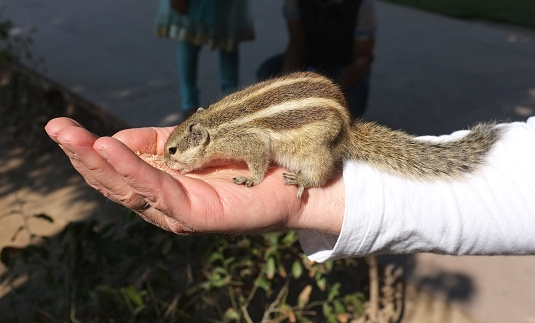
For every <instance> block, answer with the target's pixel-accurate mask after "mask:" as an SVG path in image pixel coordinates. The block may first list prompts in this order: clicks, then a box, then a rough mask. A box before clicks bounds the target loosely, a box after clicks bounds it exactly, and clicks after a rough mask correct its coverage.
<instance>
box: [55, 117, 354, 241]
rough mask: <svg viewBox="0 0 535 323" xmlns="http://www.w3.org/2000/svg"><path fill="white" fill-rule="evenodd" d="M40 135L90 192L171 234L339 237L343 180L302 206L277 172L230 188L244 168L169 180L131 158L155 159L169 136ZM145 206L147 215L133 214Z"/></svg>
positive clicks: (65, 129)
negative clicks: (301, 233) (63, 155)
mask: <svg viewBox="0 0 535 323" xmlns="http://www.w3.org/2000/svg"><path fill="white" fill-rule="evenodd" d="M45 130H46V131H47V133H48V135H49V136H50V137H51V138H52V139H53V140H54V141H55V142H57V143H58V144H59V145H60V147H61V148H62V149H63V151H64V152H65V153H66V154H67V156H69V158H70V160H71V163H72V165H73V166H74V167H75V169H76V170H77V171H78V172H79V173H80V174H81V175H82V176H83V177H84V178H85V180H86V181H87V183H88V184H89V185H91V186H92V187H93V188H95V189H96V190H98V191H99V192H101V193H102V194H103V195H104V196H106V197H107V198H109V199H110V200H113V201H115V202H117V203H119V204H122V205H124V206H126V207H128V208H130V209H132V210H134V211H136V210H137V211H136V213H137V214H139V215H140V216H141V217H143V218H144V219H145V220H146V221H148V222H150V223H153V224H155V225H157V226H159V227H161V228H163V229H165V230H168V231H171V232H174V233H177V234H199V233H214V232H219V233H233V234H240V233H260V232H268V231H282V230H289V229H304V230H317V231H322V232H328V233H333V234H338V233H340V230H341V227H342V222H343V214H344V199H345V196H344V193H345V192H344V184H343V179H342V175H341V174H340V175H339V176H338V177H337V178H336V179H334V180H333V181H332V182H331V183H330V184H328V185H326V186H324V187H311V188H308V189H307V190H306V191H305V195H304V196H303V199H297V198H296V197H295V196H296V192H297V188H296V187H295V186H286V185H284V181H283V178H282V173H283V171H285V170H284V169H283V168H281V167H272V168H270V169H269V171H268V173H267V174H266V176H265V178H264V180H263V181H262V182H261V183H260V184H258V185H256V186H254V187H245V186H243V185H236V184H234V182H233V181H232V178H233V177H235V176H237V175H244V174H247V173H248V169H247V167H246V166H244V165H240V164H225V165H217V168H208V169H206V170H204V171H203V172H198V173H192V174H187V175H180V174H178V173H176V174H172V175H170V174H168V173H166V172H164V171H161V170H158V169H156V168H154V167H152V166H150V165H149V164H148V163H146V162H145V161H143V160H142V159H141V158H139V156H137V155H136V153H135V152H140V153H147V154H154V155H160V156H161V155H162V153H163V147H164V145H165V142H166V140H167V138H168V136H169V134H170V133H171V132H172V130H173V128H138V129H128V130H123V131H120V132H118V133H117V134H115V135H114V136H113V137H100V138H98V137H97V136H95V135H94V134H92V133H90V132H89V131H87V130H86V129H85V128H83V127H82V126H81V125H80V124H79V123H77V122H76V121H74V120H72V119H68V118H57V119H53V120H51V121H49V123H48V124H47V125H46V127H45ZM214 166H215V165H214ZM146 203H149V205H150V207H149V208H148V209H146V210H144V211H139V210H140V209H141V208H142V207H143V206H144V205H145V204H146Z"/></svg>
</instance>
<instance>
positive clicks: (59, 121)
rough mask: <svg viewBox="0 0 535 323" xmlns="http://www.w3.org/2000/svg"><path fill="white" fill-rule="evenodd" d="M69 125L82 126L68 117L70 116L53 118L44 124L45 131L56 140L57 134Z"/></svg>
mask: <svg viewBox="0 0 535 323" xmlns="http://www.w3.org/2000/svg"><path fill="white" fill-rule="evenodd" d="M69 127H79V128H82V125H80V124H79V123H78V122H77V121H76V120H73V119H70V118H65V117H62V118H55V119H52V120H50V121H48V123H47V124H46V126H45V131H46V133H47V134H48V136H49V137H50V138H52V140H54V141H56V142H57V136H58V134H59V133H60V132H61V131H62V130H64V129H66V128H69Z"/></svg>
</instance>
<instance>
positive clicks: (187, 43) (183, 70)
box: [156, 0, 254, 112]
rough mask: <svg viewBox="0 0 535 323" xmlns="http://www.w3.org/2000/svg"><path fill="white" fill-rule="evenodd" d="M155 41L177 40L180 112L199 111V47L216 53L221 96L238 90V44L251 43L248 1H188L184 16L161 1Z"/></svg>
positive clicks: (250, 17)
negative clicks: (203, 46)
mask: <svg viewBox="0 0 535 323" xmlns="http://www.w3.org/2000/svg"><path fill="white" fill-rule="evenodd" d="M156 34H157V36H158V37H162V38H170V39H175V40H178V48H177V63H178V75H179V83H180V95H181V101H182V110H184V111H186V112H188V110H192V109H196V108H198V107H199V89H198V87H197V66H198V56H199V51H200V49H201V46H202V45H206V46H208V47H209V48H210V49H218V54H219V82H220V87H221V93H222V94H228V93H231V92H233V91H234V90H235V89H236V88H237V86H238V76H239V47H238V44H239V42H240V41H245V40H252V39H254V30H253V21H252V16H251V14H250V10H249V1H248V0H190V1H189V7H188V10H187V13H186V14H180V13H178V12H176V11H175V10H173V9H172V8H171V5H170V1H169V0H160V5H159V8H158V13H157V16H156Z"/></svg>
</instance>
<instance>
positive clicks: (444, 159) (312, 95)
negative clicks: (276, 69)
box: [164, 72, 501, 198]
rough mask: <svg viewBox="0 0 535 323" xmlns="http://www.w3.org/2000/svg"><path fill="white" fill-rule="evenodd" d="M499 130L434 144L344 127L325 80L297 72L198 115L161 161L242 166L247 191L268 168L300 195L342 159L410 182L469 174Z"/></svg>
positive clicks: (478, 129) (373, 128) (339, 97)
mask: <svg viewBox="0 0 535 323" xmlns="http://www.w3.org/2000/svg"><path fill="white" fill-rule="evenodd" d="M500 133H501V131H500V128H497V127H495V126H494V125H491V124H479V125H477V126H475V127H474V128H472V129H471V131H470V132H469V133H468V134H467V135H466V136H464V137H462V138H460V139H457V140H453V141H448V142H441V143H433V142H429V141H425V140H421V139H414V137H413V136H410V135H408V134H406V133H405V132H402V131H394V130H391V129H389V128H387V127H384V126H380V125H377V124H374V123H369V122H364V121H362V120H355V121H353V122H352V121H351V118H350V116H349V112H348V109H347V106H346V101H345V98H344V95H343V94H342V92H341V90H340V89H339V88H338V87H337V86H336V85H335V84H334V83H333V82H332V81H331V80H329V79H328V78H326V77H323V76H321V75H318V74H315V73H310V72H301V73H293V74H290V75H287V76H284V77H280V78H276V79H272V80H268V81H265V82H261V83H258V84H255V85H252V86H250V87H248V88H245V89H243V90H240V91H237V92H235V93H233V94H230V95H228V96H226V97H224V98H223V99H221V100H220V101H218V102H216V103H214V104H212V105H210V106H209V107H208V108H207V109H202V108H199V110H198V111H197V112H195V113H194V114H193V115H192V116H191V117H189V118H188V119H186V120H185V121H184V122H182V123H181V124H179V125H178V126H177V127H176V128H175V129H174V131H173V132H172V133H171V135H170V136H169V139H168V140H167V143H166V145H165V150H164V162H165V163H166V164H167V165H168V166H169V167H171V168H172V169H175V170H180V171H181V172H189V171H192V170H195V169H200V168H202V167H203V166H205V165H207V164H208V163H210V162H211V161H213V160H216V159H228V160H241V161H245V162H246V163H247V166H248V167H249V170H250V176H249V177H245V176H240V177H235V178H234V179H233V180H234V182H235V183H236V184H245V185H246V186H253V185H256V184H258V183H259V182H260V181H262V179H263V178H264V175H265V173H266V171H267V169H268V166H269V164H270V162H274V163H276V164H278V165H280V166H282V167H285V168H286V169H288V170H289V172H287V173H284V182H285V183H286V185H296V186H297V187H298V193H297V197H298V198H301V196H302V194H303V192H304V189H305V188H307V187H310V186H321V185H324V184H326V183H327V182H329V180H331V179H332V178H333V177H334V175H335V174H336V173H337V172H339V171H340V169H341V167H342V164H343V162H344V161H346V160H358V161H362V162H364V163H367V164H369V165H370V166H372V167H375V168H378V169H380V170H382V171H386V172H389V173H391V174H397V175H400V176H405V177H409V178H412V179H416V180H430V179H455V178H460V177H462V176H463V175H465V174H467V173H471V172H473V171H474V170H475V169H477V167H478V166H480V165H482V164H483V163H484V162H485V157H486V154H487V153H488V152H489V150H490V149H491V148H492V147H493V145H494V144H495V143H496V142H497V141H498V140H499V138H500Z"/></svg>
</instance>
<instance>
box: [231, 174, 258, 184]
mask: <svg viewBox="0 0 535 323" xmlns="http://www.w3.org/2000/svg"><path fill="white" fill-rule="evenodd" d="M232 180H233V181H234V183H236V184H238V185H245V186H247V187H251V186H254V185H255V184H256V183H255V182H254V181H253V180H252V179H251V178H249V177H245V176H238V177H234V178H233V179H232Z"/></svg>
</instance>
